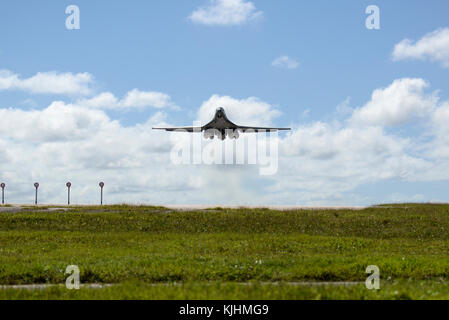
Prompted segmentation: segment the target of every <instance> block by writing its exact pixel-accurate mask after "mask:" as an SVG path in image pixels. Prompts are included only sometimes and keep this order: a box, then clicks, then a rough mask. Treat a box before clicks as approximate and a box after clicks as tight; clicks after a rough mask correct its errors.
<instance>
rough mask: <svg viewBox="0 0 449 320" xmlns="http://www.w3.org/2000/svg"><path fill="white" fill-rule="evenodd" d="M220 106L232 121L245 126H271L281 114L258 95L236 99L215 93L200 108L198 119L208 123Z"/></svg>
mask: <svg viewBox="0 0 449 320" xmlns="http://www.w3.org/2000/svg"><path fill="white" fill-rule="evenodd" d="M219 107H223V108H224V109H225V111H226V115H227V116H228V118H229V119H230V120H231V121H233V122H234V123H236V124H240V125H245V126H270V125H272V124H273V120H274V119H275V118H276V117H278V116H279V115H280V114H281V113H280V111H279V110H277V109H276V108H275V107H274V106H272V105H270V104H269V103H267V102H264V101H262V100H260V99H258V98H256V97H250V98H247V99H235V98H232V97H230V96H220V95H213V96H211V97H210V98H209V99H208V100H207V101H205V102H203V104H202V105H201V107H200V108H199V110H198V119H197V120H198V121H199V122H201V123H202V124H206V123H207V122H209V121H210V120H211V119H212V118H213V116H214V114H215V110H216V109H217V108H219Z"/></svg>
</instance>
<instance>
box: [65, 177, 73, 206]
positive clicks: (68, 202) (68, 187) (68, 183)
mask: <svg viewBox="0 0 449 320" xmlns="http://www.w3.org/2000/svg"><path fill="white" fill-rule="evenodd" d="M65 185H66V186H67V205H69V206H70V187H71V186H72V183H71V182H70V181H69V182H67V183H66V184H65Z"/></svg>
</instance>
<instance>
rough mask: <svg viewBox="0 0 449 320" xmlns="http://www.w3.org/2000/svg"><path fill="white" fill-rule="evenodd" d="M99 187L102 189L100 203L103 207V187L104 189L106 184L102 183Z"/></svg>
mask: <svg viewBox="0 0 449 320" xmlns="http://www.w3.org/2000/svg"><path fill="white" fill-rule="evenodd" d="M98 185H99V186H100V188H101V198H100V203H101V205H103V187H104V182H100V183H99V184H98Z"/></svg>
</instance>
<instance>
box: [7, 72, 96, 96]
mask: <svg viewBox="0 0 449 320" xmlns="http://www.w3.org/2000/svg"><path fill="white" fill-rule="evenodd" d="M92 83H93V77H92V75H91V74H90V73H87V72H84V73H77V74H73V73H71V72H66V73H60V72H54V71H53V72H38V73H37V74H36V75H34V76H32V77H30V78H25V79H21V78H20V77H19V75H17V74H15V73H13V72H11V71H9V70H0V90H23V91H28V92H31V93H49V94H66V95H87V94H90V93H91V92H92V89H91V85H92Z"/></svg>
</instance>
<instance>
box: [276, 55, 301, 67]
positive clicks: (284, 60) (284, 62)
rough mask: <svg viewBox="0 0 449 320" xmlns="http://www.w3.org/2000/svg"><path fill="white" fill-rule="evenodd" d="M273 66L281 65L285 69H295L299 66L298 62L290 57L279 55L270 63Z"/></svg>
mask: <svg viewBox="0 0 449 320" xmlns="http://www.w3.org/2000/svg"><path fill="white" fill-rule="evenodd" d="M271 65H272V66H273V67H281V68H286V69H296V68H298V67H299V62H297V61H296V60H294V59H292V58H290V57H289V56H280V57H278V58H276V59H274V60H273V62H272V63H271Z"/></svg>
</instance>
